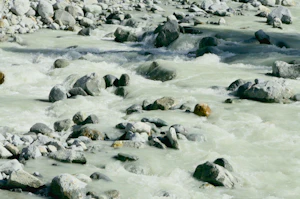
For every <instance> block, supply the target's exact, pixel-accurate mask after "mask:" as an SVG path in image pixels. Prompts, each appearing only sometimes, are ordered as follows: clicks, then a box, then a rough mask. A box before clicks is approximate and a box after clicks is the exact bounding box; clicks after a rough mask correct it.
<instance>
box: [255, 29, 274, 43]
mask: <svg viewBox="0 0 300 199" xmlns="http://www.w3.org/2000/svg"><path fill="white" fill-rule="evenodd" d="M255 38H256V39H257V40H258V41H259V43H260V44H271V42H270V36H269V35H267V34H266V33H265V32H264V31H263V30H258V31H256V32H255Z"/></svg>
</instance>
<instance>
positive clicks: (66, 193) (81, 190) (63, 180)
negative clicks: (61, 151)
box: [50, 174, 86, 199]
mask: <svg viewBox="0 0 300 199" xmlns="http://www.w3.org/2000/svg"><path fill="white" fill-rule="evenodd" d="M85 187H86V183H84V182H82V181H80V180H78V179H77V178H76V177H74V176H72V175H70V174H60V175H58V176H56V177H55V178H53V179H52V182H51V185H50V195H51V196H53V198H61V199H75V198H76V199H80V198H85V197H86V189H85Z"/></svg>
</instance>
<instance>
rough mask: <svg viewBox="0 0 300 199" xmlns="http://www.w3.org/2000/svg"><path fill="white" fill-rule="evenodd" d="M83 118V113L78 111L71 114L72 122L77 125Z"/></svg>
mask: <svg viewBox="0 0 300 199" xmlns="http://www.w3.org/2000/svg"><path fill="white" fill-rule="evenodd" d="M84 118H85V116H84V115H83V113H82V112H80V111H79V112H77V113H76V114H75V115H74V116H73V122H74V123H75V124H78V125H79V124H80V123H82V122H83V121H84Z"/></svg>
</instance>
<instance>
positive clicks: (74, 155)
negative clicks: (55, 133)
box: [49, 149, 86, 164]
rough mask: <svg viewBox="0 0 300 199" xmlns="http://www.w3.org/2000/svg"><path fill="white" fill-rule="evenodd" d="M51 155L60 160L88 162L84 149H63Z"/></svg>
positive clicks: (79, 162)
mask: <svg viewBox="0 0 300 199" xmlns="http://www.w3.org/2000/svg"><path fill="white" fill-rule="evenodd" d="M49 157H50V158H52V159H54V160H57V161H60V162H67V163H78V164H86V157H85V155H84V153H83V152H82V151H75V150H71V149H63V150H58V151H56V152H53V153H50V155H49Z"/></svg>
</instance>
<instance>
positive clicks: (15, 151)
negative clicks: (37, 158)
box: [4, 143, 20, 156]
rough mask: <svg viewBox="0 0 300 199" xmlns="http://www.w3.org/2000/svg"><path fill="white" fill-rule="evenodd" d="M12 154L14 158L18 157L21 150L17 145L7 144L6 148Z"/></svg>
mask: <svg viewBox="0 0 300 199" xmlns="http://www.w3.org/2000/svg"><path fill="white" fill-rule="evenodd" d="M4 147H5V148H6V149H7V150H8V151H9V152H10V153H12V154H13V155H14V156H16V155H18V154H19V153H20V150H19V149H18V147H16V146H15V145H13V144H11V143H7V144H6V145H5V146H4Z"/></svg>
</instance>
